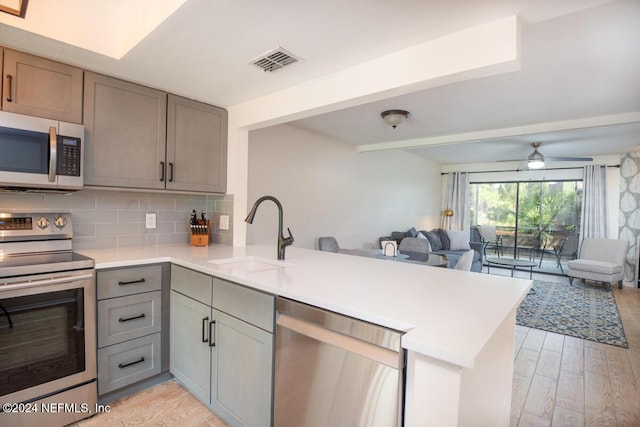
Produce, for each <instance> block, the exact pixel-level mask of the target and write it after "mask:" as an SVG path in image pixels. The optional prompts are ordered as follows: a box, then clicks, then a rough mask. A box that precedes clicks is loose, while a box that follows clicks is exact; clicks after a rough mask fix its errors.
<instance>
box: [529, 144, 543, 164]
mask: <svg viewBox="0 0 640 427" xmlns="http://www.w3.org/2000/svg"><path fill="white" fill-rule="evenodd" d="M527 160H528V162H527V166H528V167H529V169H542V168H543V167H544V156H543V155H542V154H541V153H540V152H539V151H538V144H533V153H531V154H529V157H528V158H527Z"/></svg>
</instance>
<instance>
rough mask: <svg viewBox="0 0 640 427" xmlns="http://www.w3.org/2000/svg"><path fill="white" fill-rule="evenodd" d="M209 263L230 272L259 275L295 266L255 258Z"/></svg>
mask: <svg viewBox="0 0 640 427" xmlns="http://www.w3.org/2000/svg"><path fill="white" fill-rule="evenodd" d="M209 262H210V263H211V264H214V265H218V266H220V267H227V268H228V269H229V270H235V271H244V272H248V273H257V272H260V271H268V270H276V269H279V268H286V267H291V266H293V264H291V263H288V262H284V261H276V260H273V259H269V258H261V257H255V256H246V257H239V258H223V259H212V260H210V261H209Z"/></svg>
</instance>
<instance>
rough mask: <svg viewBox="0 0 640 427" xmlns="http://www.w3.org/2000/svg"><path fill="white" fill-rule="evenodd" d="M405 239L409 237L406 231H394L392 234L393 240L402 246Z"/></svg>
mask: <svg viewBox="0 0 640 427" xmlns="http://www.w3.org/2000/svg"><path fill="white" fill-rule="evenodd" d="M405 237H407V233H405V232H404V231H392V232H391V238H392V239H393V240H395V241H396V243H397V244H400V242H401V241H402V239H404V238H405Z"/></svg>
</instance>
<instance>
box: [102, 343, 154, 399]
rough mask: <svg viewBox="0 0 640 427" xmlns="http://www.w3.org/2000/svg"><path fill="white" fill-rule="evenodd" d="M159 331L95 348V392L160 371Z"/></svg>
mask: <svg viewBox="0 0 640 427" xmlns="http://www.w3.org/2000/svg"><path fill="white" fill-rule="evenodd" d="M160 359H161V358H160V334H153V335H148V336H146V337H142V338H138V339H135V340H131V341H127V342H124V343H122V344H116V345H112V346H109V347H105V348H101V349H99V350H98V394H99V395H102V394H105V393H108V392H110V391H112V390H116V389H119V388H121V387H124V386H126V385H129V384H133V383H135V382H137V381H140V380H143V379H145V378H148V377H150V376H153V375H156V374H159V373H160Z"/></svg>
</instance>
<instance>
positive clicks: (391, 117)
mask: <svg viewBox="0 0 640 427" xmlns="http://www.w3.org/2000/svg"><path fill="white" fill-rule="evenodd" d="M380 116H381V117H382V119H383V120H384V121H385V123H386V124H388V125H389V126H391V127H392V128H394V129H395V128H396V126H398V125H399V124H400V123H402V122H403V121H404V119H406V118H407V117H408V116H409V112H408V111H405V110H387V111H383V112H382V113H380Z"/></svg>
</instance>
